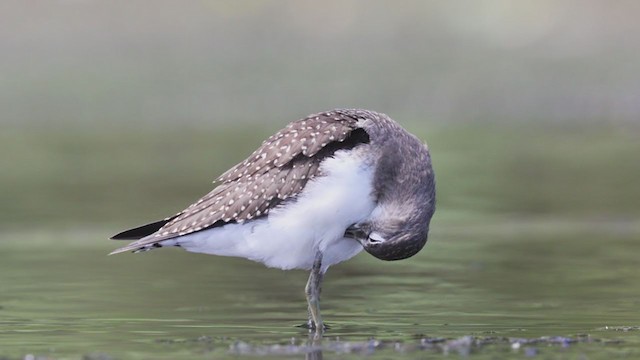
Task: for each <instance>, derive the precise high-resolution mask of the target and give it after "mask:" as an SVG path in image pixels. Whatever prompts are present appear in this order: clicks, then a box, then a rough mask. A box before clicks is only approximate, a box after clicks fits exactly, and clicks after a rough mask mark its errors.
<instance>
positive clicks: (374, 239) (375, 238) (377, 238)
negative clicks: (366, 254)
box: [369, 231, 386, 244]
mask: <svg viewBox="0 0 640 360" xmlns="http://www.w3.org/2000/svg"><path fill="white" fill-rule="evenodd" d="M385 240H386V239H385V238H384V237H382V235H380V234H379V233H377V232H375V231H374V232H372V233H371V234H369V242H370V243H372V244H380V243H383V242H385Z"/></svg>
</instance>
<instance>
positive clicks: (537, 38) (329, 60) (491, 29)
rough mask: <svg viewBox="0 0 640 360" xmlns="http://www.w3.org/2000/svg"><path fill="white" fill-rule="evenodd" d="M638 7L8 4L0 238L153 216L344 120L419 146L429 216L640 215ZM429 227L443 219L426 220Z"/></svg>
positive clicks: (2, 32)
mask: <svg viewBox="0 0 640 360" xmlns="http://www.w3.org/2000/svg"><path fill="white" fill-rule="evenodd" d="M638 11H640V5H639V4H638V3H637V2H634V1H616V2H614V3H610V2H599V1H522V2H512V1H499V0H495V1H475V2H456V1H451V2H450V1H403V2H401V3H393V2H386V1H335V2H332V1H329V2H324V3H323V4H322V5H319V4H316V3H313V2H308V1H282V2H281V1H238V2H217V1H186V2H173V1H134V2H130V1H108V2H103V1H81V0H76V1H74V0H67V1H48V2H25V1H3V2H2V4H0V49H1V52H2V56H1V57H0V76H1V77H0V108H1V109H2V114H1V115H0V125H1V126H2V132H1V134H0V137H1V138H0V144H1V146H2V151H1V153H0V168H1V169H3V170H2V175H1V176H0V189H1V190H0V210H1V212H2V214H3V216H2V217H0V226H2V228H5V229H21V228H23V227H25V226H26V225H28V226H29V227H32V226H34V225H37V226H50V225H55V226H59V225H60V226H62V225H64V226H72V227H77V226H79V225H81V226H93V225H104V224H106V223H113V224H123V223H127V224H128V223H132V224H133V223H136V222H137V221H138V220H144V219H148V218H154V217H157V216H164V214H166V213H167V212H169V213H171V212H174V211H176V210H178V209H179V208H181V207H182V206H184V205H185V204H186V202H189V201H191V200H192V199H195V198H196V197H198V196H199V195H201V194H202V193H203V192H206V191H207V190H208V189H209V184H208V180H212V179H213V178H215V177H216V176H217V175H218V174H220V173H221V172H222V171H223V170H225V169H226V168H228V167H229V166H231V165H233V164H235V163H236V162H238V161H240V160H242V159H243V158H244V156H245V155H247V154H248V153H249V152H250V151H251V150H252V149H253V148H255V147H256V146H257V145H258V144H259V142H260V141H261V139H262V138H263V137H264V136H266V135H268V134H270V133H272V132H274V131H275V130H277V129H279V128H281V127H282V126H284V125H285V124H286V123H287V122H289V121H291V120H294V119H297V118H300V117H302V116H304V115H306V114H309V113H313V112H318V111H322V110H327V109H332V108H337V107H361V108H370V109H374V110H377V111H381V112H385V113H387V114H389V115H390V116H392V117H393V118H395V119H396V120H398V121H399V122H401V123H402V124H404V125H405V126H406V127H407V128H409V129H410V130H411V131H413V132H415V133H417V134H419V135H420V136H421V137H422V138H423V139H425V140H426V141H428V142H429V144H430V146H431V148H432V151H433V158H434V165H435V167H436V171H437V176H438V186H439V195H440V196H439V214H440V215H442V214H444V213H445V212H446V213H449V212H452V213H454V212H464V213H468V212H478V213H481V214H486V213H487V212H491V213H493V212H497V213H500V214H501V215H502V214H509V215H514V214H524V215H529V214H534V215H536V216H537V215H548V216H556V215H562V216H564V215H579V216H587V217H595V218H603V217H604V218H630V217H631V218H636V217H637V215H638V212H639V211H640V210H639V209H640V207H638V206H637V204H639V203H640V190H638V186H637V184H638V180H640V165H639V164H640V162H638V161H637V157H638V154H640V152H639V151H638V150H640V144H639V142H638V138H639V136H640V130H639V127H640V126H639V125H640V65H638V64H640V37H638V36H637V34H638V33H639V32H640V22H638V21H637V14H638ZM437 221H438V218H436V223H437Z"/></svg>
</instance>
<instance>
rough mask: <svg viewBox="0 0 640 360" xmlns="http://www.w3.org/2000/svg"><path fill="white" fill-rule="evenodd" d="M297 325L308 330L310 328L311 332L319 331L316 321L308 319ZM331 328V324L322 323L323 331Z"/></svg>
mask: <svg viewBox="0 0 640 360" xmlns="http://www.w3.org/2000/svg"><path fill="white" fill-rule="evenodd" d="M297 327H299V328H303V329H307V330H309V332H316V331H317V329H316V324H315V323H314V322H312V321H307V322H306V323H304V324H300V325H298V326H297ZM329 329H331V326H329V325H327V324H325V323H323V324H322V331H323V332H324V331H326V330H329Z"/></svg>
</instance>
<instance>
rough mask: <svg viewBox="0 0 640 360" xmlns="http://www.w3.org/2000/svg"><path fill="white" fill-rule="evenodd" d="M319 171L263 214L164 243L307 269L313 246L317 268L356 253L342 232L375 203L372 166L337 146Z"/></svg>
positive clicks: (355, 246)
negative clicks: (317, 256)
mask: <svg viewBox="0 0 640 360" xmlns="http://www.w3.org/2000/svg"><path fill="white" fill-rule="evenodd" d="M321 170H322V172H323V174H325V175H324V176H320V177H317V178H315V179H313V180H311V181H309V182H308V183H307V185H306V186H305V188H304V189H303V191H302V192H301V193H300V194H299V195H298V196H297V199H296V200H294V201H292V202H288V203H286V206H280V207H277V208H275V209H273V210H271V211H270V212H269V215H268V216H267V217H263V218H260V219H257V220H253V221H247V222H244V223H242V224H228V225H225V226H221V227H217V228H212V229H209V230H203V231H200V232H197V233H193V234H190V235H185V236H182V237H179V238H176V239H171V240H167V241H166V242H163V243H162V244H163V245H175V244H178V245H180V246H181V247H183V248H184V249H185V250H187V251H191V252H199V253H206V254H213V255H222V256H238V257H243V258H247V259H250V260H254V261H257V262H261V263H263V264H265V265H267V266H269V267H275V268H280V269H285V270H287V269H310V268H311V266H312V265H313V261H314V258H315V254H316V252H317V251H321V252H322V253H323V261H322V270H323V272H324V271H326V269H327V268H328V267H329V266H331V265H333V264H337V263H339V262H342V261H345V260H348V259H350V258H352V257H353V256H355V255H357V254H358V253H359V252H360V251H361V250H362V246H361V245H360V244H359V243H358V242H357V241H355V240H353V239H348V238H345V237H344V236H343V235H344V232H345V230H346V229H347V227H349V226H350V225H351V224H354V223H357V222H360V221H362V220H363V219H365V218H367V217H369V214H371V212H372V211H373V209H374V207H375V202H374V199H373V196H372V179H373V169H372V167H371V166H370V164H368V163H367V162H365V161H364V160H363V159H361V158H360V157H358V156H354V155H353V153H352V152H345V151H338V152H336V154H335V156H334V157H333V158H328V159H327V160H325V161H324V162H323V163H322V165H321Z"/></svg>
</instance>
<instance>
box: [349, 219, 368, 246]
mask: <svg viewBox="0 0 640 360" xmlns="http://www.w3.org/2000/svg"><path fill="white" fill-rule="evenodd" d="M344 237H347V238H351V239H354V240H356V241H358V242H359V243H360V244H362V245H364V244H363V241H365V240H367V238H368V237H369V234H367V232H366V231H364V230H363V229H362V228H360V227H359V226H358V224H353V225H351V226H349V227H348V228H347V230H345V232H344Z"/></svg>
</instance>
